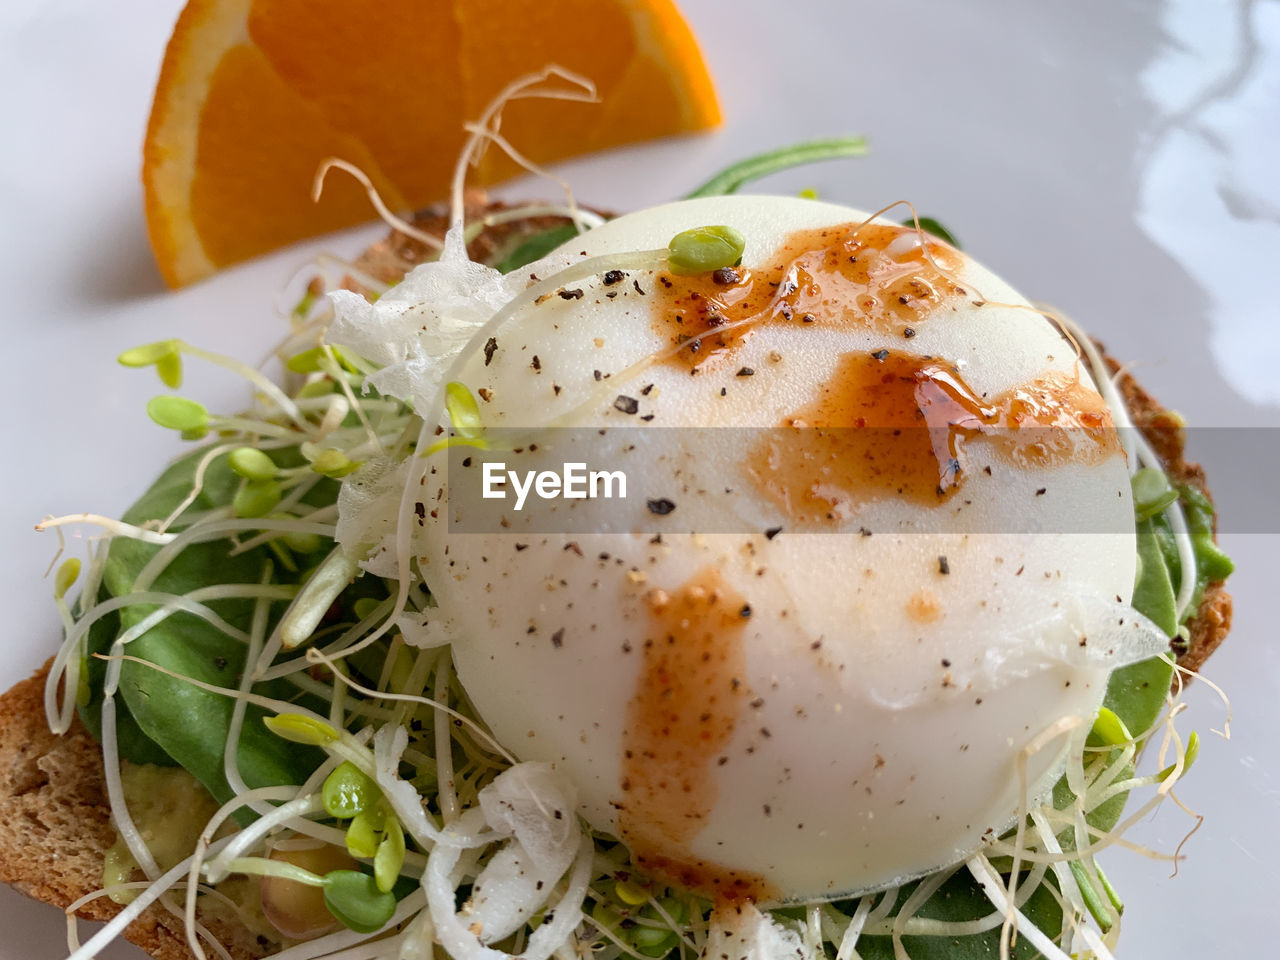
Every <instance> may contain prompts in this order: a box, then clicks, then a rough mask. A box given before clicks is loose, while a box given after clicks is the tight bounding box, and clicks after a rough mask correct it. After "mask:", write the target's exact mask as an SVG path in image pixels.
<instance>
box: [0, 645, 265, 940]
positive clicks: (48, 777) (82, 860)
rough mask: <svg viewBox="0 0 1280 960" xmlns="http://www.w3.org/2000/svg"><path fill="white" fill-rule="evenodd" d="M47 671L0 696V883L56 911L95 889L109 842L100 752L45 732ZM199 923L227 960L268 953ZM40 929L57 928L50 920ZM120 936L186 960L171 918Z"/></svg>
mask: <svg viewBox="0 0 1280 960" xmlns="http://www.w3.org/2000/svg"><path fill="white" fill-rule="evenodd" d="M50 663H52V661H50V662H49V663H46V664H45V665H44V666H43V667H41V668H40V669H39V670H37V671H36V672H35V674H33V675H32V676H31V677H29V678H27V679H26V680H23V681H22V682H21V683H19V684H18V685H17V686H15V687H13V689H11V690H9V691H8V692H7V693H5V694H4V695H3V696H0V881H3V882H4V883H8V884H12V885H13V887H14V888H15V889H17V890H18V891H19V892H20V893H24V894H26V895H27V896H29V897H33V898H34V899H36V900H43V901H44V902H45V903H49V904H52V905H53V906H55V907H61V908H63V909H65V908H66V907H68V906H70V905H71V904H72V903H74V902H75V901H76V900H78V899H79V898H80V897H83V896H85V895H86V894H89V893H93V892H94V891H96V890H99V889H101V887H102V866H103V858H104V857H105V855H106V852H107V850H108V848H110V847H111V845H112V844H113V843H115V838H116V832H115V828H114V827H113V826H112V825H111V815H110V811H109V808H108V806H107V787H106V781H105V780H104V778H103V772H102V770H103V767H102V748H101V747H100V746H99V745H98V742H97V741H96V740H94V739H93V737H92V736H91V735H90V734H89V731H88V730H87V729H85V727H84V725H83V724H82V723H80V721H79V719H78V718H77V719H76V721H75V722H74V723H73V724H72V725H71V729H70V730H69V731H67V733H65V734H64V735H62V736H57V735H56V734H54V733H51V732H50V731H49V727H48V725H47V724H46V722H45V714H44V685H45V681H46V679H47V678H48V675H49V665H50ZM120 909H121V908H120V907H119V906H118V905H117V904H115V903H114V902H112V901H111V900H109V899H108V898H106V897H99V898H97V899H95V900H91V901H89V902H88V903H86V904H85V905H84V906H82V907H80V909H79V910H77V911H76V913H77V915H78V916H80V917H82V918H84V919H86V920H110V919H111V918H112V917H114V916H115V915H116V913H118V912H119V911H120ZM199 917H200V920H201V922H202V923H203V924H204V925H205V926H206V927H208V928H209V930H210V932H211V933H212V934H213V935H214V936H215V937H217V938H218V940H219V941H220V942H221V943H222V944H223V946H225V947H226V948H227V950H228V952H230V954H231V956H232V957H234V958H235V960H256V958H258V957H263V956H266V954H267V953H269V952H270V951H271V949H272V947H273V946H275V945H274V944H273V943H272V942H271V941H268V940H265V939H263V938H260V937H258V936H255V935H254V934H253V933H251V932H250V931H249V930H248V929H247V928H245V927H244V926H243V925H242V924H240V923H237V922H236V920H235V918H234V915H232V914H229V913H228V912H224V911H213V910H208V909H201V910H200V912H199ZM49 921H50V922H51V923H55V922H57V921H56V920H55V919H54V917H53V916H50V918H49ZM125 936H126V937H127V938H128V939H129V940H131V941H132V942H133V943H136V944H137V945H138V946H139V947H141V948H142V949H143V950H145V951H146V952H147V953H149V954H151V955H152V956H153V957H155V958H157V960H186V958H189V957H192V953H191V950H190V948H189V947H188V946H187V935H186V933H185V931H184V928H183V923H182V918H181V916H175V915H174V914H172V913H170V912H169V911H168V910H167V909H165V908H164V907H162V906H160V905H153V906H152V907H151V908H150V909H148V910H146V911H145V912H144V913H143V914H142V916H141V917H139V918H138V919H137V920H135V921H134V922H133V923H132V924H131V925H130V926H129V927H128V929H127V930H126V931H125Z"/></svg>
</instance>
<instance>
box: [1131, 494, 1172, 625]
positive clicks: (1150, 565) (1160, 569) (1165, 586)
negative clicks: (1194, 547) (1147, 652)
mask: <svg viewBox="0 0 1280 960" xmlns="http://www.w3.org/2000/svg"><path fill="white" fill-rule="evenodd" d="M1171 554H1172V555H1171ZM1177 566H1179V564H1178V558H1177V546H1176V544H1174V543H1173V534H1172V532H1171V531H1170V530H1169V526H1168V522H1167V521H1165V520H1164V518H1163V517H1151V518H1149V519H1147V520H1143V521H1142V522H1141V523H1139V524H1138V573H1137V578H1136V581H1135V583H1134V586H1133V606H1134V608H1135V609H1136V610H1137V611H1138V612H1139V613H1142V614H1145V615H1146V616H1147V617H1149V618H1150V619H1151V620H1152V621H1154V622H1155V624H1156V626H1158V627H1159V628H1160V629H1161V630H1163V631H1164V632H1165V633H1166V634H1167V635H1168V636H1170V637H1172V636H1174V635H1175V634H1176V633H1177V632H1178V608H1177V603H1176V590H1175V588H1174V585H1173V583H1174V577H1175V576H1177V574H1178V570H1177V569H1176V568H1177Z"/></svg>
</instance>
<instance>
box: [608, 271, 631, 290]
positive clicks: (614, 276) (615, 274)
mask: <svg viewBox="0 0 1280 960" xmlns="http://www.w3.org/2000/svg"><path fill="white" fill-rule="evenodd" d="M626 278H627V275H626V274H625V273H623V272H622V271H621V270H610V271H608V272H607V273H605V275H604V285H605V286H606V287H612V286H613V285H614V284H615V283H621V282H622V281H623V280H625V279H626Z"/></svg>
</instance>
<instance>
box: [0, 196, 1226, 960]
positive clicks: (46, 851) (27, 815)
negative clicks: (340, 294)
mask: <svg viewBox="0 0 1280 960" xmlns="http://www.w3.org/2000/svg"><path fill="white" fill-rule="evenodd" d="M501 209H504V207H503V205H501V204H491V203H489V202H488V201H487V198H485V197H484V195H483V194H479V193H473V194H469V195H468V197H467V218H468V221H475V220H477V219H479V218H481V217H483V216H484V215H485V214H487V213H492V212H496V211H498V210H501ZM562 222H564V221H563V220H562V219H560V218H554V217H550V218H546V217H541V218H535V219H534V220H532V221H525V222H523V223H517V224H507V225H502V226H499V227H493V228H490V229H488V230H486V231H484V232H482V233H481V235H480V236H479V237H477V238H476V239H475V240H473V241H472V243H471V244H470V246H469V248H468V249H469V252H470V253H471V255H472V257H474V258H476V259H479V260H481V261H491V260H492V259H493V258H494V257H496V256H497V255H498V254H499V253H500V252H501V251H502V250H504V249H506V248H508V247H509V246H510V244H511V243H512V242H513V240H514V241H516V242H518V240H519V239H520V238H521V237H522V236H523V235H528V234H530V233H533V232H536V231H537V230H541V229H546V228H547V227H551V226H555V225H556V224H558V223H562ZM415 225H416V226H418V227H419V228H420V229H423V230H426V231H428V232H430V233H433V234H435V235H437V236H442V235H443V233H444V230H445V228H446V227H447V217H446V211H445V210H444V208H433V209H431V210H428V211H425V212H424V213H423V214H421V215H420V216H419V217H418V218H417V221H416V223H415ZM432 253H433V251H432V250H431V248H429V247H428V246H427V245H426V244H423V243H422V242H420V241H418V240H415V239H412V238H409V237H405V236H404V235H402V234H398V233H395V232H393V233H391V234H390V235H389V236H388V237H387V238H385V239H384V240H381V241H379V242H377V243H375V244H374V245H373V246H371V247H370V248H369V249H368V250H366V251H365V252H364V253H363V254H362V255H361V256H360V257H359V258H358V259H357V260H356V261H355V263H354V266H355V267H356V268H357V270H359V271H361V272H362V273H364V274H366V275H369V276H372V277H374V278H376V279H378V280H380V281H383V282H386V283H394V282H396V281H397V280H399V278H400V277H402V276H403V275H404V274H405V273H406V272H407V271H408V270H410V269H412V268H413V267H414V266H416V265H418V264H419V263H422V262H425V261H426V260H428V259H430V257H431V256H432ZM346 285H348V286H349V287H351V288H352V289H360V286H361V285H360V282H359V281H358V280H357V279H356V278H355V277H351V278H348V280H347V284H346ZM1099 347H1101V344H1099ZM1103 355H1104V357H1105V359H1106V362H1107V364H1108V366H1109V367H1110V369H1111V371H1112V373H1113V374H1118V380H1117V382H1118V385H1119V388H1120V391H1121V393H1122V395H1123V396H1124V399H1125V402H1126V404H1127V405H1128V407H1129V411H1130V415H1131V417H1132V418H1133V421H1134V423H1135V425H1136V426H1137V427H1138V429H1139V430H1141V431H1142V433H1143V435H1144V436H1145V437H1146V438H1147V440H1148V441H1149V442H1150V443H1151V445H1152V447H1153V448H1154V449H1155V450H1156V452H1157V454H1158V455H1159V457H1160V459H1161V461H1162V462H1163V464H1164V468H1165V471H1166V472H1167V473H1168V474H1169V476H1170V477H1171V478H1172V479H1173V480H1174V481H1175V482H1178V483H1186V484H1189V485H1191V486H1194V487H1195V488H1196V489H1198V490H1200V491H1202V492H1203V493H1205V495H1206V496H1207V495H1209V489H1208V486H1207V484H1206V482H1205V475H1204V470H1203V469H1202V468H1201V467H1200V465H1199V464H1196V463H1189V462H1188V461H1187V460H1186V459H1185V456H1184V454H1185V437H1184V434H1183V431H1182V428H1181V424H1180V421H1179V420H1178V419H1177V418H1176V417H1173V416H1172V415H1171V414H1170V413H1169V411H1168V410H1166V409H1165V408H1164V407H1162V406H1161V405H1160V404H1159V402H1158V401H1156V400H1155V398H1154V397H1152V396H1151V394H1149V393H1148V392H1147V391H1146V390H1144V389H1143V388H1142V387H1141V386H1140V385H1139V384H1138V382H1137V381H1136V380H1134V378H1133V377H1132V376H1130V375H1129V374H1128V373H1127V372H1124V371H1123V370H1122V368H1121V366H1120V364H1119V362H1118V361H1116V360H1115V359H1113V358H1112V357H1111V356H1110V355H1108V354H1106V352H1105V349H1103ZM1215 530H1216V524H1215ZM1231 609H1232V608H1231V596H1230V594H1228V593H1227V591H1226V589H1225V586H1224V584H1223V583H1222V582H1221V581H1215V582H1212V583H1210V584H1209V585H1208V587H1207V588H1206V590H1205V593H1204V596H1203V598H1202V600H1201V602H1200V606H1199V608H1198V610H1197V612H1196V614H1195V616H1194V617H1193V618H1192V619H1191V620H1190V622H1189V623H1188V629H1189V631H1190V640H1189V643H1188V645H1187V649H1186V651H1185V652H1181V653H1180V655H1179V656H1178V663H1179V664H1180V665H1181V666H1183V667H1185V668H1187V669H1188V670H1192V671H1194V670H1199V669H1200V667H1201V666H1202V665H1203V664H1204V662H1205V660H1206V659H1207V658H1208V657H1209V655H1210V654H1211V653H1213V651H1214V650H1216V649H1217V648H1218V646H1219V645H1220V644H1221V643H1222V641H1223V640H1224V639H1226V636H1227V633H1228V632H1229V631H1230V629H1231ZM49 666H50V664H49V663H46V664H45V665H44V666H43V667H42V668H41V669H40V670H38V671H37V672H36V673H35V674H34V675H33V676H32V677H30V678H29V679H27V680H24V681H23V682H22V683H19V684H18V685H17V686H15V687H14V688H13V689H11V690H9V691H8V692H7V693H5V694H4V695H3V696H2V697H0V881H3V882H5V883H8V884H11V885H12V886H14V887H15V888H16V889H17V890H19V891H20V892H22V893H24V894H26V895H27V896H29V897H33V898H35V899H37V900H42V901H44V902H46V903H50V904H53V905H54V906H57V907H62V908H66V907H67V906H68V905H69V904H71V903H73V902H74V901H75V900H77V899H78V898H79V897H81V896H83V895H85V894H86V893H89V892H91V891H94V890H97V889H98V888H99V887H100V886H101V880H102V865H103V858H104V855H105V853H106V851H107V849H108V848H109V847H110V846H111V845H112V844H113V843H114V841H115V830H114V828H113V827H112V825H111V821H110V815H109V812H108V804H107V796H106V785H105V781H104V778H103V766H102V754H101V748H100V746H99V745H98V743H97V742H96V741H95V740H94V739H93V737H92V736H91V735H90V734H89V732H88V730H86V729H85V727H84V726H83V725H82V724H81V723H80V721H79V720H78V719H77V720H75V721H74V722H73V724H72V727H71V729H70V730H69V731H68V732H67V733H66V734H65V735H63V736H60V737H59V736H56V735H54V734H53V733H51V732H50V731H49V729H48V727H47V725H46V724H45V715H44V701H43V696H44V694H43V691H44V685H45V680H46V678H47V676H48V671H49ZM1177 682H1179V681H1178V680H1177V679H1176V678H1175V683H1177ZM119 910H120V907H119V906H117V905H116V904H115V903H113V902H112V901H111V900H109V899H107V898H106V897H102V898H99V899H96V900H92V901H90V902H89V903H87V904H85V905H84V906H83V907H81V908H80V909H79V910H78V911H77V913H78V915H79V916H81V917H83V918H85V919H90V920H107V919H110V918H111V917H113V916H115V914H116V913H118V912H119ZM201 919H202V921H204V922H205V923H206V924H207V925H208V926H209V928H210V930H211V932H212V933H213V934H214V936H216V937H218V938H219V939H220V940H221V941H222V942H223V944H224V945H225V946H226V947H227V949H228V951H229V952H230V953H231V955H232V956H233V957H234V958H235V960H255V958H258V957H263V956H265V955H266V954H267V953H268V952H269V951H270V950H272V949H274V948H275V946H276V945H275V944H272V943H270V942H268V941H266V940H265V939H263V938H261V937H256V936H255V935H253V934H252V933H250V932H249V931H248V930H247V929H246V928H244V927H243V926H240V925H238V924H233V923H228V922H226V921H225V919H224V918H222V917H220V916H204V915H202V917H201ZM125 936H126V937H127V938H128V939H129V940H130V941H132V942H133V943H135V944H137V945H138V946H139V947H141V948H142V949H143V950H145V951H146V952H148V953H150V954H151V955H152V956H153V957H156V958H157V960H189V958H192V956H193V955H192V953H191V951H190V949H189V948H188V946H187V942H186V934H185V932H184V931H183V926H182V921H181V918H180V917H176V916H174V915H172V914H170V913H169V912H167V911H166V910H164V909H163V908H162V907H159V906H152V907H151V908H150V909H148V910H147V911H146V912H144V913H143V914H142V916H141V917H140V918H139V919H138V920H136V921H135V922H134V923H132V924H131V925H130V926H129V927H128V928H127V930H126V931H125Z"/></svg>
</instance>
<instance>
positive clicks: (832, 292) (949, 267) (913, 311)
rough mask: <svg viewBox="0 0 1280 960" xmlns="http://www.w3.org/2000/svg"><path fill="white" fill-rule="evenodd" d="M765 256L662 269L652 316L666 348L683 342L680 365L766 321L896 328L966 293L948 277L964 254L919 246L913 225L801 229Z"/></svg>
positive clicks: (715, 354) (709, 356) (704, 359)
mask: <svg viewBox="0 0 1280 960" xmlns="http://www.w3.org/2000/svg"><path fill="white" fill-rule="evenodd" d="M771 259H772V265H771V266H765V267H760V268H757V269H747V268H745V267H737V268H734V269H725V270H717V271H715V272H714V273H710V274H699V275H696V276H674V275H669V274H661V275H659V284H658V286H657V288H656V289H657V293H658V295H659V296H660V298H661V300H660V303H659V305H658V310H657V311H656V313H655V315H656V316H657V317H658V321H657V322H658V323H659V324H660V332H661V333H662V335H663V336H664V337H668V338H669V342H670V343H671V345H672V346H683V349H680V350H678V351H677V352H676V353H675V354H674V358H675V359H676V360H677V361H678V362H683V363H685V364H687V365H689V366H691V367H702V366H704V365H705V364H707V363H708V362H709V361H714V360H715V359H717V358H720V357H722V356H724V354H726V353H728V352H729V351H730V350H732V349H733V348H734V347H736V346H739V345H740V344H741V343H742V342H743V341H744V340H745V339H746V338H747V337H749V336H750V335H751V331H752V330H753V329H755V328H756V327H759V326H761V325H767V324H795V325H805V324H858V325H860V326H863V327H866V328H869V329H874V330H881V331H886V332H893V333H898V334H901V333H902V332H903V331H905V330H907V329H909V328H914V327H916V326H918V325H920V324H921V323H922V322H924V320H925V319H927V317H928V316H929V314H931V313H932V312H933V311H934V310H936V309H937V308H938V307H939V305H940V304H941V303H942V302H943V300H944V299H945V298H947V297H951V296H963V295H964V294H965V293H966V291H965V290H964V288H963V287H961V286H960V285H958V284H957V283H956V282H955V281H954V280H952V279H951V278H950V277H949V276H947V275H946V274H947V273H949V272H950V271H954V270H957V269H958V268H959V267H960V263H961V261H960V254H959V253H957V252H956V250H955V249H954V248H952V247H950V246H948V245H947V244H945V243H942V242H941V241H938V240H933V239H929V240H927V241H926V244H925V245H921V243H920V242H919V234H918V233H917V232H916V230H915V229H914V228H911V227H899V226H894V225H891V224H880V223H869V224H856V223H849V224H842V225H839V226H834V227H824V228H821V229H815V230H800V231H797V232H795V233H793V234H791V235H790V236H789V237H788V238H787V240H786V242H785V243H784V244H783V245H782V247H781V249H779V250H778V251H777V253H776V254H775V255H774V256H773V257H772V258H771ZM744 321H749V322H745V323H744ZM734 324H742V325H741V326H736V327H735V326H734ZM722 328H723V329H722Z"/></svg>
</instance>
